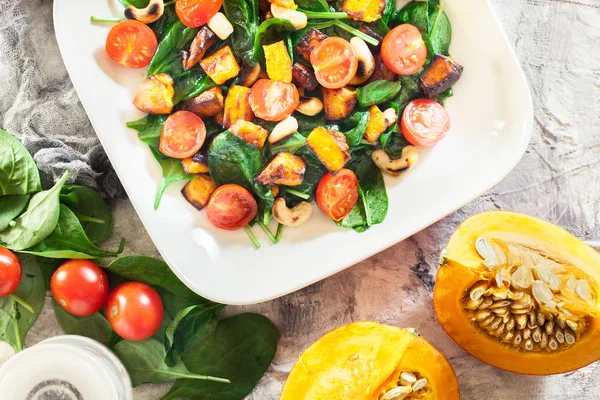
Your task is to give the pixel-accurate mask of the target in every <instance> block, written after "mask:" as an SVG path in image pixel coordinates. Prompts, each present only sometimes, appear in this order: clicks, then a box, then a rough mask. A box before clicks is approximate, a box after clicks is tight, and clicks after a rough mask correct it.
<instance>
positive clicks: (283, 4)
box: [269, 0, 298, 10]
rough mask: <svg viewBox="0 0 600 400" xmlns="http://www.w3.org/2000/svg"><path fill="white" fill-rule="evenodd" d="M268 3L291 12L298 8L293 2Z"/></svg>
mask: <svg viewBox="0 0 600 400" xmlns="http://www.w3.org/2000/svg"><path fill="white" fill-rule="evenodd" d="M269 3H273V4H275V5H278V6H279V7H283V8H289V9H291V10H295V9H296V8H298V6H297V5H296V3H295V2H294V0H269Z"/></svg>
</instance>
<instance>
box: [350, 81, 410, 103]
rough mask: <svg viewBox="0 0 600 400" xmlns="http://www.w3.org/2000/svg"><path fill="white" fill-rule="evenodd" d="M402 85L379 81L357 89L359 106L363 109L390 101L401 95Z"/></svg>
mask: <svg viewBox="0 0 600 400" xmlns="http://www.w3.org/2000/svg"><path fill="white" fill-rule="evenodd" d="M400 89H402V83H400V82H392V81H386V80H383V79H381V80H378V81H374V82H371V83H369V84H368V85H366V86H363V87H359V88H358V89H356V95H357V98H358V104H359V105H360V106H361V107H370V106H372V105H376V104H381V103H385V102H386V101H390V100H391V99H393V98H394V97H396V96H397V95H398V93H400Z"/></svg>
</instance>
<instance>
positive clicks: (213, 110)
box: [181, 87, 225, 118]
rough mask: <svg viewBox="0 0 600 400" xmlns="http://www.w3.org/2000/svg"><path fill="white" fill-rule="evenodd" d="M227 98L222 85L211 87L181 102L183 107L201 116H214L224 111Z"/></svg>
mask: <svg viewBox="0 0 600 400" xmlns="http://www.w3.org/2000/svg"><path fill="white" fill-rule="evenodd" d="M224 107H225V100H224V99H223V91H222V90H221V88H220V87H214V88H210V89H208V90H205V91H204V92H202V93H200V94H199V95H198V96H196V97H194V98H193V99H190V100H187V101H185V102H183V103H182V104H181V109H182V110H186V111H191V112H193V113H194V114H196V115H197V116H199V117H200V118H206V117H213V116H215V115H217V114H218V113H219V112H221V111H223V109H224Z"/></svg>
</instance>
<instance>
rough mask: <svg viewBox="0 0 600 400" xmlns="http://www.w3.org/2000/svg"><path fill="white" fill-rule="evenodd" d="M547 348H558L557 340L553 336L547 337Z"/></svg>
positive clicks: (553, 349)
mask: <svg viewBox="0 0 600 400" xmlns="http://www.w3.org/2000/svg"><path fill="white" fill-rule="evenodd" d="M548 348H550V350H552V351H555V350H558V342H557V341H556V339H555V338H554V337H553V336H552V337H550V338H549V339H548Z"/></svg>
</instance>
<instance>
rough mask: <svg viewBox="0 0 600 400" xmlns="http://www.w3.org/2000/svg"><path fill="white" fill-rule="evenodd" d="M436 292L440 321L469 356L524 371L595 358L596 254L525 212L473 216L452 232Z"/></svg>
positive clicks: (562, 367) (599, 351)
mask: <svg viewBox="0 0 600 400" xmlns="http://www.w3.org/2000/svg"><path fill="white" fill-rule="evenodd" d="M440 263H441V266H440V269H439V271H438V274H437V281H436V285H435V291H434V303H435V309H436V313H437V316H438V320H439V322H440V323H441V324H442V326H443V327H444V329H445V330H446V332H447V333H448V334H449V335H450V336H451V337H452V339H454V341H455V342H456V343H457V344H458V345H460V346H461V347H462V348H463V349H465V350H466V351H468V352H469V353H471V355H473V356H474V357H476V358H478V359H480V360H481V361H483V362H486V363H488V364H490V365H493V366H495V367H498V368H502V369H505V370H507V371H512V372H516V373H521V374H528V375H550V374H559V373H565V372H569V371H573V370H575V369H578V368H581V367H584V366H586V365H588V364H590V363H592V362H594V361H597V360H599V359H600V346H599V345H598V343H600V307H599V305H600V303H599V296H598V294H599V288H598V282H599V281H600V254H598V253H597V252H596V251H595V250H594V249H592V248H591V247H589V246H588V245H586V244H585V243H583V242H581V241H580V240H579V239H577V238H576V237H575V236H573V235H571V234H570V233H569V232H567V231H565V230H564V229H562V228H560V227H558V226H556V225H553V224H551V223H549V222H545V221H542V220H539V219H536V218H533V217H529V216H527V215H523V214H519V213H514V212H506V211H492V212H486V213H482V214H478V215H475V216H473V217H471V218H469V219H467V220H466V221H465V222H463V223H462V225H460V226H459V227H458V229H457V230H456V232H454V234H453V235H452V236H451V238H450V241H449V242H448V245H447V246H446V249H445V250H444V252H443V253H442V256H441V258H440Z"/></svg>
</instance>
